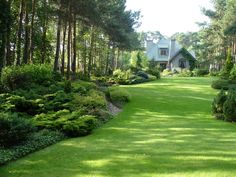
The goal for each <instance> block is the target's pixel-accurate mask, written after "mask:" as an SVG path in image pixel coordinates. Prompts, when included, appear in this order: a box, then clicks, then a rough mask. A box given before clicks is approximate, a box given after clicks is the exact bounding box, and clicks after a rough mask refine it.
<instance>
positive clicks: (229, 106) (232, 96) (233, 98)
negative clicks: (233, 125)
mask: <svg viewBox="0 0 236 177" xmlns="http://www.w3.org/2000/svg"><path fill="white" fill-rule="evenodd" d="M223 112H224V116H225V120H226V121H230V122H231V121H236V90H229V91H228V95H227V99H226V101H225V102H224V105H223Z"/></svg>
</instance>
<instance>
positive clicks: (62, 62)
mask: <svg viewBox="0 0 236 177" xmlns="http://www.w3.org/2000/svg"><path fill="white" fill-rule="evenodd" d="M66 31H67V20H65V23H64V30H63V43H62V58H61V73H62V75H64V72H65V45H66Z"/></svg>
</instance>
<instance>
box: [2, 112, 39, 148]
mask: <svg viewBox="0 0 236 177" xmlns="http://www.w3.org/2000/svg"><path fill="white" fill-rule="evenodd" d="M0 130H1V131H0V146H3V147H9V146H14V145H17V144H19V143H21V142H22V141H25V140H26V139H27V138H28V136H29V134H30V133H32V132H34V131H35V127H34V126H33V124H32V123H31V122H30V121H28V120H26V119H23V118H20V117H18V116H17V115H16V114H10V113H0Z"/></svg>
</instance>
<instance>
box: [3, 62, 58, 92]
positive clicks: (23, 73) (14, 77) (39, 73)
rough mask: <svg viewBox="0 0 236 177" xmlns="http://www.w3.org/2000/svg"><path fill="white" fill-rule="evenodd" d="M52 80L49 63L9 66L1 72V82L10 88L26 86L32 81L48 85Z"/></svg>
mask: <svg viewBox="0 0 236 177" xmlns="http://www.w3.org/2000/svg"><path fill="white" fill-rule="evenodd" d="M52 81H53V74H52V68H51V66H49V65H24V66H10V67H5V68H4V69H3V71H2V73H1V83H2V84H3V86H4V87H6V88H8V89H10V90H15V89H17V88H27V87H29V86H30V85H31V84H32V83H36V84H39V85H46V86H49V85H50V83H51V82H52Z"/></svg>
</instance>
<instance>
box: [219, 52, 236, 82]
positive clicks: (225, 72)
mask: <svg viewBox="0 0 236 177" xmlns="http://www.w3.org/2000/svg"><path fill="white" fill-rule="evenodd" d="M232 59H233V58H232V55H231V49H230V48H229V49H228V50H227V58H226V61H225V65H224V68H223V69H222V72H221V76H222V77H223V78H228V77H229V76H230V72H231V70H232V68H233V67H234V63H233V60H232Z"/></svg>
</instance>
